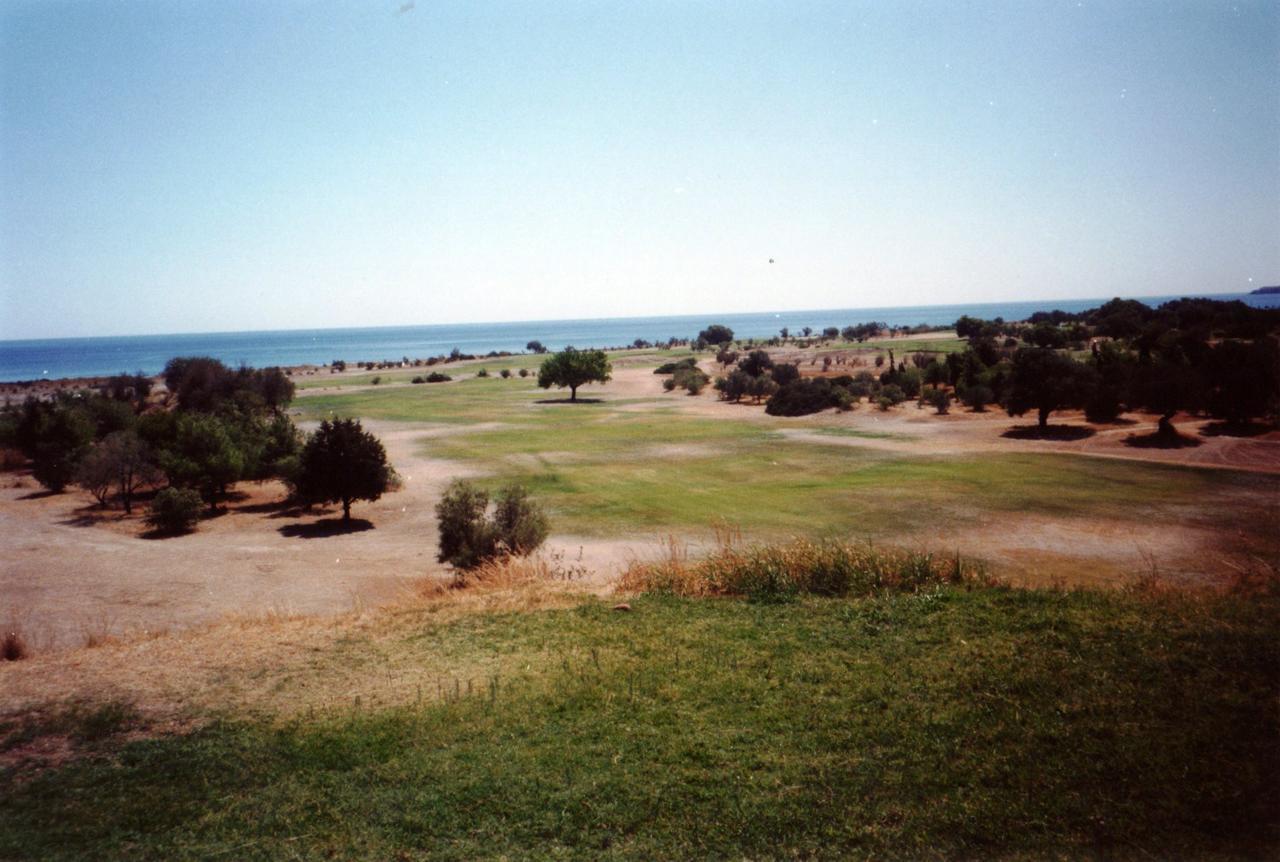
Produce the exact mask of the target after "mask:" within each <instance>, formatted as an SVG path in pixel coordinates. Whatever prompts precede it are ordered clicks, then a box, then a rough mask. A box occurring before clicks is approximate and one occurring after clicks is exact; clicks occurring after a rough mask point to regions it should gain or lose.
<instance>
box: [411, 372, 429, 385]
mask: <svg viewBox="0 0 1280 862" xmlns="http://www.w3.org/2000/svg"><path fill="white" fill-rule="evenodd" d="M409 382H410V383H426V382H427V378H425V377H423V376H422V375H421V374H419V375H418V376H417V377H415V378H413V379H412V380H410V381H409Z"/></svg>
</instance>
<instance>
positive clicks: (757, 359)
mask: <svg viewBox="0 0 1280 862" xmlns="http://www.w3.org/2000/svg"><path fill="white" fill-rule="evenodd" d="M738 367H739V368H741V369H742V370H743V371H745V372H746V373H747V374H750V375H751V376H752V377H759V376H760V375H762V374H764V373H765V372H766V371H768V370H769V369H771V368H773V360H772V359H770V358H769V354H768V353H766V352H765V351H763V350H753V351H751V352H750V353H748V354H747V356H746V358H745V359H742V360H739V362H738Z"/></svg>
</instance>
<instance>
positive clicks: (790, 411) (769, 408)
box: [764, 377, 847, 416]
mask: <svg viewBox="0 0 1280 862" xmlns="http://www.w3.org/2000/svg"><path fill="white" fill-rule="evenodd" d="M837 391H843V390H838V389H837V388H836V387H834V386H832V385H831V383H830V382H829V381H827V380H824V379H822V378H820V377H819V378H809V379H802V380H796V381H793V382H791V383H787V384H786V385H784V386H780V387H779V388H778V391H777V392H775V393H774V394H773V397H772V398H770V399H769V403H768V404H766V405H765V408H764V412H765V413H768V414H769V415H770V416H807V415H808V414H810V413H817V412H819V411H821V410H826V409H828V408H830V407H835V406H836V404H837V400H836V392H837ZM846 397H847V393H846Z"/></svg>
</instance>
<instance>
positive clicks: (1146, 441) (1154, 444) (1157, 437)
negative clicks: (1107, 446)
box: [1123, 431, 1204, 449]
mask: <svg viewBox="0 0 1280 862" xmlns="http://www.w3.org/2000/svg"><path fill="white" fill-rule="evenodd" d="M1123 442H1124V445H1126V446H1132V447H1133V448H1134V449H1194V448H1195V447H1196V446H1199V445H1200V444H1201V443H1203V442H1204V441H1203V440H1197V439H1196V438H1195V437H1189V436H1187V435H1186V434H1179V433H1178V432H1177V431H1174V432H1173V433H1172V434H1169V433H1163V434H1162V433H1161V432H1159V431H1152V432H1151V433H1150V434H1130V435H1129V436H1128V437H1126V438H1124V441H1123Z"/></svg>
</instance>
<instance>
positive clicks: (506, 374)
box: [498, 368, 511, 380]
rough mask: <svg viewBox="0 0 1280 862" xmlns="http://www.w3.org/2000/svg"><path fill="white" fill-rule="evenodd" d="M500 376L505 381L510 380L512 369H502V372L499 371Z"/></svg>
mask: <svg viewBox="0 0 1280 862" xmlns="http://www.w3.org/2000/svg"><path fill="white" fill-rule="evenodd" d="M498 374H499V375H500V376H501V377H502V379H503V380H506V379H508V378H509V377H511V369H510V368H504V369H502V370H501V371H499V372H498Z"/></svg>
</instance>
